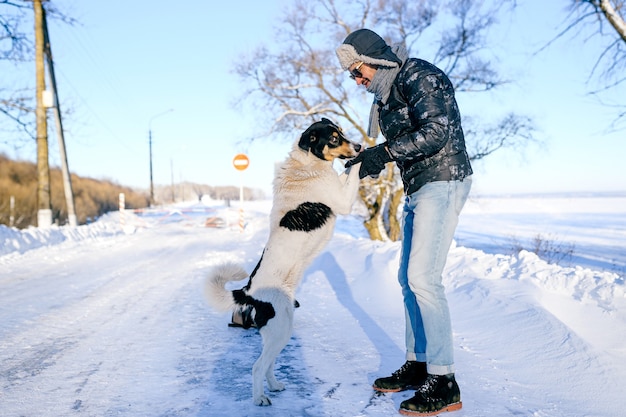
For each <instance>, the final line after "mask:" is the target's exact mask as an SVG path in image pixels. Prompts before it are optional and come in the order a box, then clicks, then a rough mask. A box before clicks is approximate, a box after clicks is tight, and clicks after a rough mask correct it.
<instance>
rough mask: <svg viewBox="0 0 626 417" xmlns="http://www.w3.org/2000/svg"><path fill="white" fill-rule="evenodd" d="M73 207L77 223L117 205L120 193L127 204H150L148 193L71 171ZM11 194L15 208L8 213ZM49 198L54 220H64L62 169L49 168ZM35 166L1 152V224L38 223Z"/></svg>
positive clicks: (140, 206)
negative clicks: (84, 176)
mask: <svg viewBox="0 0 626 417" xmlns="http://www.w3.org/2000/svg"><path fill="white" fill-rule="evenodd" d="M72 189H73V191H74V207H75V210H76V218H77V221H78V224H85V223H88V222H89V221H90V220H94V219H96V218H98V217H99V216H101V215H103V214H104V213H107V212H109V211H114V210H118V209H119V194H120V193H124V195H125V199H126V207H127V208H143V207H147V206H148V205H149V196H148V195H147V194H146V193H144V192H138V191H134V190H132V189H131V188H128V187H123V186H121V185H118V184H115V183H113V182H111V181H103V180H95V179H92V178H83V177H79V176H77V175H74V174H72ZM11 196H13V197H14V199H15V208H14V210H13V213H11V207H10V201H11ZM50 200H51V204H52V220H53V222H55V223H57V224H60V225H63V224H66V223H67V207H66V203H65V193H64V191H63V178H62V174H61V170H60V169H58V168H51V169H50ZM37 212H38V206H37V166H36V164H34V163H32V162H26V161H13V160H11V159H9V158H8V157H7V156H6V155H2V154H0V224H4V225H7V226H8V225H9V224H10V216H11V215H13V226H14V227H17V228H20V229H23V228H25V227H28V226H36V225H37Z"/></svg>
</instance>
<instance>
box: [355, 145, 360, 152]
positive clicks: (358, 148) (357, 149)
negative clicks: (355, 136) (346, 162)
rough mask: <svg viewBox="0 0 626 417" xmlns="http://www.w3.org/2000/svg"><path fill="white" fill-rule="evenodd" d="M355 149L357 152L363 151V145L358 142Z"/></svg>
mask: <svg viewBox="0 0 626 417" xmlns="http://www.w3.org/2000/svg"><path fill="white" fill-rule="evenodd" d="M354 150H355V151H357V152H361V145H359V144H358V143H355V144H354Z"/></svg>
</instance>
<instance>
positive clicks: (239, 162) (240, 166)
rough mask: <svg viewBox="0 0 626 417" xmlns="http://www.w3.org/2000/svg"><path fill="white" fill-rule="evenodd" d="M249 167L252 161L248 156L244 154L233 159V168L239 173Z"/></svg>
mask: <svg viewBox="0 0 626 417" xmlns="http://www.w3.org/2000/svg"><path fill="white" fill-rule="evenodd" d="M248 165H250V160H249V159H248V157H247V156H246V155H244V154H242V153H239V154H237V155H235V157H234V158H233V166H234V167H235V169H237V170H239V171H243V170H244V169H246V168H248Z"/></svg>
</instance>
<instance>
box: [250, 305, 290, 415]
mask: <svg viewBox="0 0 626 417" xmlns="http://www.w3.org/2000/svg"><path fill="white" fill-rule="evenodd" d="M285 310H286V311H283V312H282V314H277V316H276V317H275V318H273V319H271V320H270V321H269V322H268V323H267V325H266V326H264V327H262V328H261V329H259V333H261V336H262V337H263V352H261V356H259V359H257V361H256V362H255V363H254V366H253V367H252V390H253V396H254V403H255V404H256V405H271V404H272V402H271V401H270V399H269V398H267V396H265V394H264V391H263V380H264V379H267V385H268V388H269V390H270V391H282V390H284V389H285V385H284V384H283V383H282V382H280V381H278V380H277V379H276V376H275V375H274V366H275V363H276V357H278V354H279V353H280V352H281V351H282V350H283V349H284V347H285V346H287V343H288V342H289V339H290V338H291V333H292V329H293V306H291V304H288V308H286V309H285Z"/></svg>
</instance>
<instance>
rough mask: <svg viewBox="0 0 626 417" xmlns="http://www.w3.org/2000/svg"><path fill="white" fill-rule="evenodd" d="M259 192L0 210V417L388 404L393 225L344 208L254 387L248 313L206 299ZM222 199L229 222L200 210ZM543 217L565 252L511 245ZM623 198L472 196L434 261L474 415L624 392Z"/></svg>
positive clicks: (250, 243)
mask: <svg viewBox="0 0 626 417" xmlns="http://www.w3.org/2000/svg"><path fill="white" fill-rule="evenodd" d="M270 207H271V203H270V202H268V201H261V202H246V203H244V206H243V208H244V211H243V212H244V216H245V217H244V218H245V221H246V228H245V230H244V231H243V232H241V231H240V230H239V228H238V218H239V217H238V216H239V212H238V208H237V207H236V205H234V207H232V208H228V207H224V206H221V205H220V204H219V203H216V202H213V203H207V204H195V205H192V204H186V205H179V206H176V207H169V208H162V209H161V210H160V211H158V212H155V211H153V212H147V213H136V214H133V213H132V212H130V211H126V212H125V213H124V215H123V216H120V213H111V214H109V215H106V216H104V217H103V218H101V219H99V220H98V221H96V222H94V223H92V224H90V225H85V226H79V227H74V228H71V227H68V226H63V227H53V228H51V229H47V230H41V229H37V228H30V229H26V230H22V231H18V230H16V229H9V228H7V227H4V226H0V244H1V247H0V318H1V319H0V383H1V384H2V390H1V392H0V410H1V411H0V414H1V415H2V416H11V417H12V416H73V415H84V416H113V415H115V416H393V415H398V414H397V409H398V406H399V404H400V402H401V401H402V400H403V399H405V398H408V397H409V396H411V395H412V393H411V392H404V393H397V394H384V395H376V394H374V393H373V391H372V389H371V384H372V382H373V381H374V379H375V378H377V377H379V376H385V375H388V374H389V373H390V372H391V371H393V370H395V369H397V368H398V367H399V366H400V365H401V364H402V363H403V362H404V343H403V338H404V314H403V309H402V302H401V294H400V289H399V285H398V283H397V281H396V268H397V263H398V256H399V243H398V242H378V241H371V240H369V239H368V238H367V236H366V233H365V231H364V229H363V227H362V225H361V221H360V219H359V218H358V217H357V216H356V215H352V216H344V217H341V218H340V219H339V221H338V223H337V228H336V231H335V235H334V237H333V239H332V240H331V242H330V244H329V245H328V247H327V248H326V250H325V251H324V252H323V253H322V254H321V255H320V256H319V257H318V258H317V259H316V260H315V261H314V263H313V264H312V265H311V267H310V268H308V270H307V272H306V275H305V277H304V280H303V283H302V286H301V287H300V289H299V290H298V294H297V296H298V300H299V302H300V303H301V307H300V308H299V309H298V310H296V316H295V330H294V333H293V336H292V338H291V341H290V343H289V344H288V345H287V347H286V348H285V350H284V351H283V352H282V353H281V355H280V356H279V358H278V360H277V369H278V371H277V374H278V377H279V379H281V380H283V381H284V382H286V385H287V388H286V390H285V391H282V392H279V393H271V394H270V398H271V399H272V402H273V405H272V406H271V407H257V406H254V405H253V404H252V399H251V389H252V387H251V374H250V372H251V367H252V364H253V362H254V360H255V359H256V357H257V356H258V354H259V353H260V350H261V340H260V336H259V335H258V333H257V332H256V330H242V329H237V328H229V327H228V326H227V323H228V322H229V321H230V317H229V315H228V314H223V313H217V312H215V311H213V310H211V309H210V308H209V307H208V306H207V304H206V302H205V301H204V299H203V294H202V285H203V281H204V279H205V276H206V274H207V272H208V271H209V270H210V269H211V267H213V266H214V265H216V264H218V263H221V262H224V261H236V262H241V263H242V264H243V265H244V266H245V267H246V268H247V269H248V270H249V271H250V270H251V269H252V268H253V267H254V265H255V264H256V262H257V260H258V258H259V256H260V254H261V251H262V249H263V246H264V244H265V241H266V239H267V235H268V230H267V218H268V213H269V210H270ZM207 217H220V218H222V219H224V220H225V223H226V224H225V227H218V228H210V227H205V220H206V219H207ZM538 234H541V236H543V239H546V240H548V241H549V242H548V243H551V248H552V249H553V250H556V251H557V252H558V251H559V250H561V251H566V252H568V254H569V255H570V256H567V257H565V258H563V259H562V261H563V262H561V265H560V266H559V265H557V264H554V263H548V262H546V261H545V260H542V259H540V258H539V257H538V256H537V255H535V254H534V253H532V252H530V251H526V250H522V251H521V252H518V251H516V250H513V249H512V248H513V246H514V244H519V243H520V242H525V241H528V240H529V239H531V240H532V238H533V237H535V236H537V235H538ZM625 243H626V198H625V197H624V196H620V195H610V196H526V197H524V198H522V197H471V198H470V200H469V201H468V204H467V206H466V208H465V211H464V212H463V214H462V216H461V221H460V224H459V228H458V231H457V236H456V241H455V245H454V246H453V248H452V249H451V251H450V254H449V258H448V263H447V266H446V270H445V276H444V283H445V285H446V289H447V293H448V297H449V303H450V308H451V314H452V320H453V329H454V343H455V355H456V367H457V373H456V376H457V380H458V382H459V385H460V387H461V396H462V401H463V409H462V410H460V411H457V412H454V413H451V414H449V415H450V416H455V417H470V416H472V417H474V416H509V415H519V416H535V417H548V416H549V417H558V416H576V417H579V416H598V417H600V416H602V417H611V416H615V417H617V416H621V415H624V410H625V409H626V397H624V395H623V386H624V382H626V346H625V342H626V291H625V285H624V271H625V270H626V251H624V246H625Z"/></svg>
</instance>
